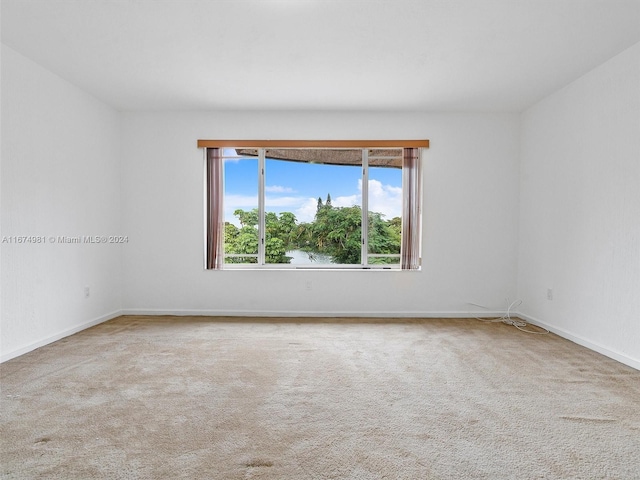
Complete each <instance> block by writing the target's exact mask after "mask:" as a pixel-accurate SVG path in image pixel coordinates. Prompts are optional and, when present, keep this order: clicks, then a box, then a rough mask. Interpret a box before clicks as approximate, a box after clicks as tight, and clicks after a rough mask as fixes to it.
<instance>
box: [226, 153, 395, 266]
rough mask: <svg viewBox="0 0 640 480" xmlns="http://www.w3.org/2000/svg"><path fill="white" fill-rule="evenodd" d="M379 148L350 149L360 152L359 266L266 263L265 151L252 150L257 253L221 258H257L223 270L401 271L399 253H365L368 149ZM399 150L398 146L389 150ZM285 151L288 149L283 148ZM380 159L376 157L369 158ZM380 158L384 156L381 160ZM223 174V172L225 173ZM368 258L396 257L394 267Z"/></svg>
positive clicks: (228, 255) (366, 249)
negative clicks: (255, 160)
mask: <svg viewBox="0 0 640 480" xmlns="http://www.w3.org/2000/svg"><path fill="white" fill-rule="evenodd" d="M225 148H229V149H239V148H242V147H239V146H236V147H233V146H226V147H225ZM290 148H291V149H301V147H290ZM303 148H309V149H318V150H331V149H332V148H331V147H321V146H318V147H303ZM335 148H336V149H338V148H339V147H335ZM370 148H374V149H375V148H380V147H351V149H353V150H361V152H362V164H361V167H362V202H361V205H360V207H361V210H362V219H361V244H360V254H361V263H359V264H288V263H266V262H265V258H266V252H265V242H266V225H265V223H266V220H265V219H266V208H265V164H266V158H265V152H266V150H268V148H265V147H257V148H254V149H255V150H257V151H258V253H257V254H241V253H239V254H228V253H224V255H223V258H226V257H244V258H247V257H251V258H255V257H257V263H226V262H224V260H223V270H247V269H248V270H252V269H253V270H264V269H267V270H268V269H276V270H383V271H388V270H397V271H399V270H401V268H400V261H401V256H400V254H399V253H398V254H369V253H368V245H369V243H368V240H369V232H368V230H369V216H368V215H369V149H370ZM390 148H401V147H390ZM282 149H287V148H282ZM228 158H238V155H234V156H229V155H222V159H223V160H224V159H228ZM372 158H379V157H372ZM380 158H383V157H380ZM225 175H226V173H225ZM369 257H375V258H383V257H387V258H397V259H398V263H397V264H370V263H369Z"/></svg>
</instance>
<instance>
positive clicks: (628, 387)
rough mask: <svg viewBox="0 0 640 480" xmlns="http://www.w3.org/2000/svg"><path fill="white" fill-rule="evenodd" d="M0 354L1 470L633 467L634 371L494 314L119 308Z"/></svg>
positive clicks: (56, 473)
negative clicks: (253, 315) (366, 315)
mask: <svg viewBox="0 0 640 480" xmlns="http://www.w3.org/2000/svg"><path fill="white" fill-rule="evenodd" d="M0 369H1V386H2V405H1V406H2V409H1V427H2V430H1V432H0V433H1V435H2V437H1V438H2V454H1V458H0V460H1V470H0V478H3V479H39V478H42V479H95V478H104V479H165V478H166V479H174V478H184V479H251V478H260V479H460V478H461V479H464V478H469V479H484V478H486V479H534V478H544V479H573V478H579V479H601V478H610V479H638V478H640V372H639V371H637V370H634V369H632V368H629V367H626V366H624V365H622V364H619V363H617V362H615V361H613V360H610V359H608V358H606V357H603V356H601V355H599V354H597V353H594V352H591V351H589V350H587V349H584V348H582V347H580V346H577V345H575V344H573V343H571V342H568V341H566V340H563V339H561V338H559V337H557V336H555V335H544V336H543V335H539V336H538V335H527V334H525V333H522V332H520V331H518V330H517V329H515V328H513V327H510V326H507V325H504V324H483V323H480V322H478V321H476V320H433V319H427V320H386V321H375V320H369V321H367V320H353V319H328V320H310V319H277V320H274V319H271V320H266V319H262V320H260V319H243V320H242V321H238V320H234V319H230V318H219V319H214V318H202V317H197V318H196V317H120V318H118V319H115V320H112V321H109V322H107V323H104V324H102V325H99V326H97V327H94V328H91V329H89V330H86V331H84V332H81V333H79V334H76V335H74V336H72V337H68V338H66V339H64V340H61V341H59V342H56V343H54V344H52V345H49V346H47V347H43V348H40V349H38V350H36V351H34V352H31V353H29V354H26V355H23V356H22V357H19V358H16V359H14V360H11V361H9V362H5V363H4V364H2V366H1V367H0Z"/></svg>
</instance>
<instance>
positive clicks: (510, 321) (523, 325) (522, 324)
mask: <svg viewBox="0 0 640 480" xmlns="http://www.w3.org/2000/svg"><path fill="white" fill-rule="evenodd" d="M507 302H508V300H507ZM467 303H468V304H469V305H475V306H476V307H480V308H485V309H487V310H488V308H487V307H485V306H484V305H478V304H477V303H472V302H467ZM521 304H522V300H514V301H513V302H511V303H510V304H509V305H508V306H507V311H506V312H505V313H504V315H502V316H501V317H496V318H481V317H476V316H474V317H473V318H475V319H476V320H480V321H481V322H486V323H500V322H502V323H506V324H507V325H512V326H514V327H516V328H517V329H518V330H520V331H522V332H525V333H532V334H534V335H546V334H547V333H549V330H547V329H546V328H544V327H541V326H539V325H534V324H531V323H529V322H526V321H524V320H522V319H521V318H514V317H512V316H511V310H513V309H514V308H517V307H519V306H520V305H521ZM529 327H535V328H537V329H539V330H537V331H536V330H531V329H530V328H529Z"/></svg>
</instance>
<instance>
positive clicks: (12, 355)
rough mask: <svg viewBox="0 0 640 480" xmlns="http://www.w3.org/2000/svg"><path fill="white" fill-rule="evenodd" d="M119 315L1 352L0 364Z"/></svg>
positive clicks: (116, 313)
mask: <svg viewBox="0 0 640 480" xmlns="http://www.w3.org/2000/svg"><path fill="white" fill-rule="evenodd" d="M120 315H122V312H121V311H120V310H116V311H115V312H111V313H107V314H106V315H102V316H100V317H97V318H94V319H92V320H89V321H88V322H84V323H81V324H80V325H76V326H75V327H72V328H68V329H67V330H63V331H62V332H58V333H56V334H55V335H51V336H49V337H46V338H42V339H40V340H38V341H36V342H33V343H29V344H28V345H25V346H23V347H20V348H16V349H15V350H11V351H10V352H2V355H0V363H2V362H6V361H7V360H11V359H12V358H16V357H19V356H20V355H24V354H25V353H28V352H31V351H32V350H35V349H36V348H40V347H44V346H45V345H48V344H50V343H53V342H56V341H58V340H60V339H62V338H64V337H68V336H69V335H73V334H74V333H78V332H80V331H82V330H86V329H87V328H90V327H93V326H95V325H98V324H100V323H103V322H106V321H107V320H111V319H112V318H116V317H119V316H120Z"/></svg>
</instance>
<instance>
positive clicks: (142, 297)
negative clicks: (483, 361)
mask: <svg viewBox="0 0 640 480" xmlns="http://www.w3.org/2000/svg"><path fill="white" fill-rule="evenodd" d="M200 138H205V139H206V138H258V139H274V138H284V139H343V138H347V139H348V138H370V139H386V138H428V139H430V140H431V148H430V149H429V150H428V151H427V152H426V155H425V156H424V161H425V166H426V168H425V177H424V180H425V183H424V186H425V202H424V203H425V209H424V211H425V215H424V246H423V258H424V259H423V270H422V271H421V272H372V271H347V272H345V271H341V272H335V271H333V272H328V271H204V270H203V253H202V252H203V206H202V203H203V173H202V156H203V155H202V151H201V150H199V149H197V148H196V141H197V140H198V139H200ZM122 145H123V198H122V201H123V204H124V205H125V206H126V209H125V210H124V216H123V232H125V233H126V234H127V235H129V237H130V238H131V241H130V243H129V244H128V245H126V246H125V250H124V263H123V268H124V296H123V307H124V309H125V311H129V312H149V313H155V312H161V313H172V312H173V313H207V314H226V313H228V314H282V315H297V314H300V315H316V314H319V315H391V316H410V315H451V316H456V315H458V316H459V315H467V314H468V312H469V310H470V309H471V310H473V311H477V310H478V308H477V307H473V306H469V305H467V304H466V302H475V303H479V304H482V305H486V306H488V307H490V308H493V309H502V308H504V303H505V298H507V297H508V298H514V296H515V293H516V291H515V284H516V263H517V230H518V220H517V216H518V152H519V150H518V149H519V116H518V115H511V114H484V115H462V114H461V115H457V114H433V115H425V114H375V113H362V114H347V113H342V114H341V113H300V112H280V113H264V112H263V113H251V112H246V113H238V112H236V113H217V114H213V113H182V114H179V113H171V114H162V113H158V114H154V113H147V114H138V113H129V114H123V144H122ZM307 281H311V282H312V290H311V291H307V290H306V288H305V284H306V282H307Z"/></svg>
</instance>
